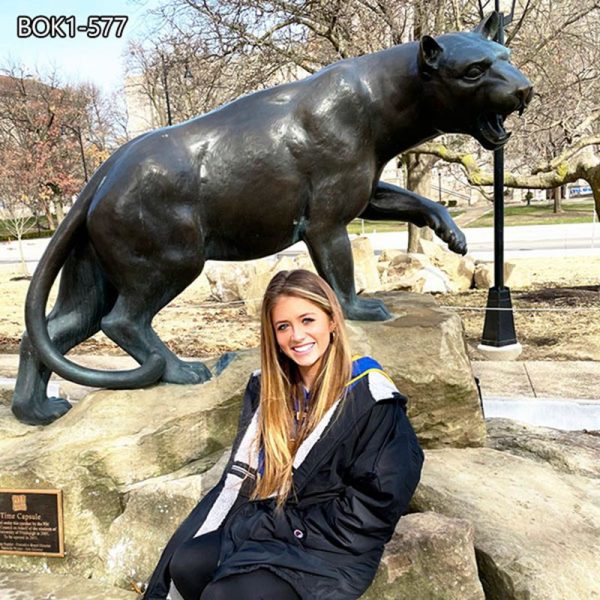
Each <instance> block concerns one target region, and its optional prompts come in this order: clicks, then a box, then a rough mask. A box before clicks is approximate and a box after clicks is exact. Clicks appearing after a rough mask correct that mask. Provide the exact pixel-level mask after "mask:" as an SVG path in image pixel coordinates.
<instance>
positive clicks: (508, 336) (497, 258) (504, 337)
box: [479, 0, 521, 358]
mask: <svg viewBox="0 0 600 600" xmlns="http://www.w3.org/2000/svg"><path fill="white" fill-rule="evenodd" d="M515 4H516V0H512V6H511V10H510V13H509V15H507V16H505V15H504V13H502V12H501V11H500V2H499V0H495V10H496V12H498V16H499V18H500V19H499V20H500V22H499V26H498V33H497V34H496V38H495V41H496V42H498V43H499V44H504V28H505V27H506V26H507V25H508V24H509V23H510V22H511V21H512V19H513V17H514V11H515ZM479 9H480V12H481V13H482V16H483V6H482V3H481V1H480V2H479ZM479 349H480V350H483V351H484V352H486V351H488V352H489V351H491V352H494V350H500V349H502V350H503V351H504V352H502V353H499V355H502V354H504V355H505V356H503V357H504V358H506V354H512V355H513V356H512V357H516V356H518V355H519V354H520V353H521V345H520V344H519V343H518V342H517V334H516V332H515V321H514V314H513V308H512V301H511V298H510V289H509V288H508V287H506V286H505V285H504V148H500V149H498V150H495V151H494V286H493V287H491V288H490V289H489V292H488V299H487V307H486V312H485V322H484V325H483V335H482V337H481V344H480V345H479ZM499 357H500V356H499Z"/></svg>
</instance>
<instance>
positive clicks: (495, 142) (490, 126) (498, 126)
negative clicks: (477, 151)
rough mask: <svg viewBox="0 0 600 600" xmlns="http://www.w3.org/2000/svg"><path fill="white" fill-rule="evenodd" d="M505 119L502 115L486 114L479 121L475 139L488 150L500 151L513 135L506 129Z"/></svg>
mask: <svg viewBox="0 0 600 600" xmlns="http://www.w3.org/2000/svg"><path fill="white" fill-rule="evenodd" d="M505 118H506V117H505V116H504V115H501V114H500V113H484V114H482V115H480V116H479V118H478V119H477V133H476V134H475V137H476V138H477V139H478V140H479V142H480V143H481V145H482V146H483V147H484V148H485V149H486V150H498V149H499V148H502V146H504V144H506V142H508V138H510V135H511V134H510V132H508V131H506V129H504V119H505Z"/></svg>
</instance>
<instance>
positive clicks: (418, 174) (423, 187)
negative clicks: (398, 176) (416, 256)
mask: <svg viewBox="0 0 600 600" xmlns="http://www.w3.org/2000/svg"><path fill="white" fill-rule="evenodd" d="M404 162H405V164H406V188H407V189H409V190H410V191H411V192H415V193H417V194H421V196H425V197H426V198H431V169H432V167H433V165H434V164H435V163H436V162H437V159H436V158H435V157H432V156H428V155H425V154H413V153H412V152H410V153H408V154H407V155H406V156H405V161H404ZM420 238H423V239H425V240H432V239H433V231H432V230H431V229H430V228H429V227H417V226H416V225H412V224H410V223H409V225H408V248H407V251H408V252H417V251H418V248H419V239H420Z"/></svg>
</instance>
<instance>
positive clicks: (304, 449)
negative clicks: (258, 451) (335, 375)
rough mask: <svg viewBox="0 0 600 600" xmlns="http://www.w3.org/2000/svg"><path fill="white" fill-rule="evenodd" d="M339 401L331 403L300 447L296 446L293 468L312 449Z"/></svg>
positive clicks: (296, 466) (300, 462) (302, 460)
mask: <svg viewBox="0 0 600 600" xmlns="http://www.w3.org/2000/svg"><path fill="white" fill-rule="evenodd" d="M339 403H340V401H339V400H338V401H337V402H336V403H335V404H333V405H332V406H331V407H330V408H329V410H328V411H327V412H326V413H325V414H324V415H323V418H322V419H321V420H320V421H319V424H318V425H317V426H316V427H315V428H314V429H313V430H312V431H311V432H310V435H309V436H308V437H307V438H306V439H305V440H304V441H303V442H302V443H301V444H300V448H298V450H297V452H296V456H294V469H297V468H298V467H299V466H300V465H301V464H302V463H303V462H304V459H305V458H306V457H307V456H308V453H309V452H310V451H311V450H312V448H313V446H314V445H315V444H316V443H317V442H318V441H319V439H320V438H321V435H322V434H323V431H324V430H325V427H327V425H329V421H331V417H332V416H333V413H334V412H335V409H336V408H337V407H338V404H339Z"/></svg>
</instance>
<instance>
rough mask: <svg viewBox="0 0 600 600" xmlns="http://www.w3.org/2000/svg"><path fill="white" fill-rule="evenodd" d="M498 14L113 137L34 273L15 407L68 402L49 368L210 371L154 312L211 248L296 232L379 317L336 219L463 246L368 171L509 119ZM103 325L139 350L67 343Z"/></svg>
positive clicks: (128, 375)
mask: <svg viewBox="0 0 600 600" xmlns="http://www.w3.org/2000/svg"><path fill="white" fill-rule="evenodd" d="M497 27H498V16H497V14H496V13H492V14H491V15H490V16H489V17H487V18H486V19H484V20H483V21H482V22H481V23H480V25H479V26H478V27H477V28H476V29H475V31H473V32H468V33H451V34H447V35H442V36H440V37H438V38H436V39H434V38H431V37H429V36H425V37H424V38H423V39H422V40H421V41H420V42H414V43H408V44H403V45H400V46H396V47H393V48H390V49H388V50H383V51H381V52H377V53H375V54H371V55H366V56H361V57H358V58H353V59H349V60H343V61H340V62H337V63H335V64H332V65H330V66H328V67H326V68H325V69H323V70H321V71H319V72H318V73H316V74H314V75H312V76H310V77H308V78H307V79H304V80H302V81H297V82H294V83H287V84H283V85H279V86H276V87H273V88H270V89H266V90H262V91H259V92H255V93H253V94H250V95H248V96H245V97H243V98H240V99H238V100H236V101H234V102H231V103H230V104H227V105H225V106H223V107H222V108H220V109H218V110H215V111H213V112H210V113H208V114H206V115H202V116H200V117H197V118H195V119H192V120H190V121H187V122H185V123H181V124H179V125H175V126H173V127H167V128H164V129H159V130H156V131H152V132H149V133H146V134H144V135H141V136H140V137H138V138H136V139H134V140H132V141H130V142H129V143H127V144H125V145H124V146H123V147H121V148H120V149H119V150H117V151H116V152H115V153H114V154H113V155H112V156H111V157H110V158H109V159H108V160H107V161H106V162H105V163H104V164H103V165H102V166H101V167H100V168H99V169H98V170H97V171H96V173H95V174H94V175H93V177H92V178H91V180H90V181H89V183H88V184H87V185H86V187H85V188H84V189H83V191H82V192H81V195H80V197H79V199H78V200H77V202H76V203H75V205H74V206H73V208H72V209H71V211H70V212H69V214H68V215H67V217H66V219H65V220H64V222H63V223H62V224H61V226H60V227H59V229H58V230H57V232H56V233H55V235H54V237H53V238H52V240H51V242H50V244H49V246H48V249H47V250H46V252H45V254H44V256H43V257H42V259H41V261H40V264H39V266H38V268H37V270H36V272H35V275H34V277H33V280H32V282H31V286H30V289H29V293H28V296H27V300H26V307H25V310H26V326H27V332H26V333H25V334H24V336H23V340H22V342H21V360H20V365H19V374H18V378H17V384H16V389H15V393H14V397H13V404H12V410H13V412H14V414H15V415H16V416H17V418H18V419H19V420H21V421H23V422H25V423H32V424H45V423H50V422H52V421H53V420H55V419H56V418H58V417H60V416H61V415H62V414H64V413H65V412H66V411H67V410H68V409H69V408H70V404H69V403H68V402H67V401H66V400H64V399H62V398H47V397H46V385H47V382H48V379H49V377H50V373H51V371H55V372H56V373H58V374H59V375H61V376H62V377H65V378H66V379H69V380H71V381H75V382H78V383H81V384H85V385H91V386H98V387H107V388H131V387H142V386H145V385H149V384H152V383H154V382H156V381H167V382H172V383H200V382H203V381H205V380H207V379H208V378H209V377H210V373H209V371H208V370H207V368H206V367H205V366H204V365H203V364H202V363H186V362H183V361H181V360H180V359H178V358H177V357H176V356H175V355H174V354H173V353H172V352H171V351H170V350H169V349H168V348H167V347H166V346H165V344H164V343H163V342H162V341H161V340H160V339H159V337H158V336H157V335H156V333H155V332H154V330H153V329H152V326H151V323H152V319H153V318H154V316H155V315H156V313H157V312H158V311H159V310H160V309H161V308H162V307H164V306H165V305H166V304H167V303H168V302H170V301H171V300H172V299H173V298H175V296H177V294H179V293H180V292H181V291H182V290H183V289H184V288H185V287H186V286H188V285H189V284H190V283H191V282H192V281H193V280H194V279H195V278H196V277H197V276H198V275H199V274H200V272H201V271H202V268H203V266H204V262H205V261H206V260H209V259H211V260H225V261H227V260H249V259H254V258H259V257H262V256H267V255H270V254H274V253H276V252H279V251H280V250H283V249H284V248H287V247H288V246H290V245H291V244H293V243H295V242H297V241H299V240H303V241H304V242H306V244H307V246H308V248H309V251H310V255H311V257H312V260H313V262H314V264H315V266H316V268H317V270H318V272H319V273H320V274H321V275H322V276H323V277H324V278H325V279H326V280H327V281H328V282H329V283H330V285H331V286H332V287H333V289H334V290H335V292H336V293H337V295H338V296H339V298H340V300H341V303H342V306H343V308H344V311H345V314H346V316H347V317H348V318H350V319H362V320H382V319H386V318H388V316H389V314H388V312H387V310H386V308H385V306H384V305H383V303H382V302H381V301H379V300H375V299H364V298H359V297H358V296H357V294H356V292H355V289H354V284H353V263H352V255H351V252H350V242H349V240H348V235H347V233H346V226H347V224H348V223H349V222H350V221H352V219H355V218H356V217H363V218H367V219H397V220H401V221H408V222H411V223H415V224H416V225H419V226H423V225H429V226H430V227H432V228H433V230H434V231H435V232H436V233H437V235H438V236H439V237H440V238H442V239H443V240H444V241H446V242H447V243H448V246H449V247H450V248H451V249H452V250H454V251H455V252H459V253H465V252H466V244H465V238H464V236H463V234H462V232H461V231H460V230H459V229H458V228H457V227H456V225H455V223H454V221H453V220H452V218H451V217H450V216H449V214H448V212H447V211H446V210H445V209H444V207H443V206H440V205H438V204H435V203H433V202H431V201H429V200H427V199H425V198H423V197H421V196H418V195H417V194H414V193H411V192H408V191H406V190H403V189H400V188H398V187H395V186H392V185H388V184H384V183H381V182H380V181H379V176H380V174H381V171H382V169H383V167H384V165H385V164H386V163H387V162H388V161H389V160H391V159H392V158H393V157H395V156H396V155H398V154H399V153H401V152H403V151H405V150H407V149H409V148H411V147H413V146H415V145H417V144H419V143H420V142H423V141H424V140H428V139H431V138H433V137H435V136H436V135H438V134H440V133H447V132H454V133H468V134H471V135H472V136H474V137H475V138H476V139H477V140H478V141H479V142H480V143H481V144H482V145H483V146H484V147H485V148H487V149H490V150H493V149H496V148H499V147H501V146H502V145H503V144H504V143H505V142H506V141H507V139H508V136H509V134H508V133H507V132H506V130H505V129H504V127H503V120H504V118H505V117H506V116H507V115H508V114H509V113H511V112H513V111H515V110H523V108H524V107H525V106H526V104H527V103H528V102H529V99H530V97H531V93H532V89H531V85H530V83H529V81H528V80H527V79H526V78H525V77H524V76H523V75H522V74H521V72H520V71H518V70H517V69H516V68H515V67H513V66H512V65H511V64H510V63H509V61H508V50H507V49H506V48H504V47H503V46H501V45H498V44H496V43H495V42H492V41H490V40H491V39H492V38H493V36H494V34H495V32H496V29H497ZM61 268H62V278H61V283H60V291H59V295H58V299H57V301H56V305H55V306H54V309H53V310H52V312H51V313H50V315H49V316H48V318H46V316H45V307H46V304H47V299H48V294H49V290H50V287H51V285H52V283H53V281H54V280H55V278H56V277H57V275H58V272H59V270H60V269H61ZM100 329H102V331H103V332H104V333H105V334H106V335H107V336H108V337H110V338H111V339H112V340H114V341H115V342H116V343H117V344H118V345H119V346H121V347H122V348H123V349H124V350H126V351H127V352H128V353H129V354H130V355H131V356H133V357H134V358H135V359H136V360H137V361H138V362H139V363H140V365H141V366H140V367H139V368H137V369H134V370H132V371H119V372H104V371H94V370H91V369H86V368H83V367H81V366H78V365H76V364H74V363H72V362H71V361H69V360H67V359H66V358H65V357H64V356H63V355H64V353H65V352H67V351H68V350H70V349H71V348H73V347H74V346H75V345H77V344H79V343H80V342H82V341H83V340H85V339H87V338H89V337H90V336H92V335H93V334H94V333H96V332H97V331H98V330H100Z"/></svg>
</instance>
